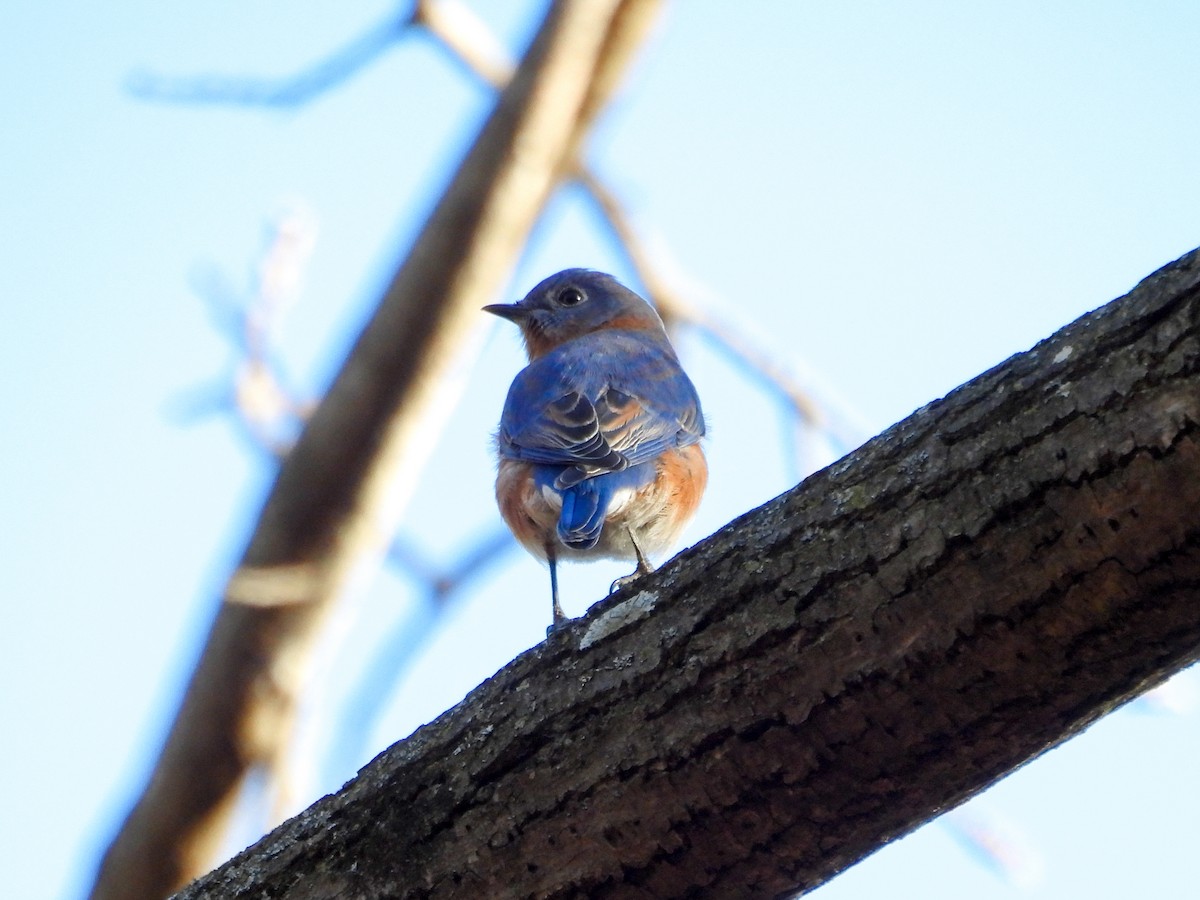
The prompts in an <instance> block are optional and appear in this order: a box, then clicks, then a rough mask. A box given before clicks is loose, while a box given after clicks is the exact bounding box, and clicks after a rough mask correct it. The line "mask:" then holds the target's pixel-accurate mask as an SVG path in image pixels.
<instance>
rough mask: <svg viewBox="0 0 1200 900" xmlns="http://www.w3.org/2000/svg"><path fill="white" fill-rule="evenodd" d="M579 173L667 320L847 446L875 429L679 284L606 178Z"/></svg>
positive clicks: (802, 417)
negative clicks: (819, 393)
mask: <svg viewBox="0 0 1200 900" xmlns="http://www.w3.org/2000/svg"><path fill="white" fill-rule="evenodd" d="M575 178H576V180H577V181H578V182H579V183H580V185H582V187H583V188H584V190H586V191H587V193H588V195H589V196H590V197H591V199H592V200H593V202H594V203H595V204H596V207H597V209H598V210H599V211H600V214H601V217H602V218H603V220H604V222H605V223H606V224H607V225H608V228H609V229H610V231H611V232H612V235H613V238H614V239H615V242H616V244H617V246H618V247H619V248H620V249H621V250H622V252H624V253H625V255H626V257H627V258H628V260H629V264H630V265H631V266H632V267H633V269H634V271H635V272H636V273H637V275H638V279H639V280H640V281H641V282H642V284H643V285H644V286H645V288H646V290H647V292H648V293H649V294H650V296H651V298H652V299H653V300H654V302H655V305H656V306H657V307H658V309H659V312H660V313H661V314H662V316H663V319H664V320H667V321H673V320H674V321H682V322H686V323H687V324H689V325H691V326H692V327H694V328H696V329H697V330H698V331H700V332H701V333H702V334H704V335H705V336H707V337H708V338H709V340H710V342H711V343H712V344H713V345H714V346H716V347H718V348H720V349H721V350H723V351H725V352H726V353H727V354H728V355H729V357H730V358H731V359H732V360H734V361H735V362H736V363H738V364H739V365H740V366H741V367H742V368H743V369H745V370H746V371H749V372H751V373H753V374H754V375H756V376H758V379H759V381H760V383H761V384H762V385H763V386H764V387H766V388H767V389H768V390H770V391H771V392H773V393H775V394H776V395H778V396H779V397H780V398H781V399H782V400H783V401H784V402H785V403H787V404H788V406H790V407H791V409H792V410H793V411H794V412H795V414H796V415H797V416H798V417H799V418H800V420H801V421H802V422H803V423H804V424H806V425H807V426H809V427H811V428H815V429H819V430H822V431H825V432H827V433H829V434H830V436H831V437H833V438H834V439H835V440H836V441H838V442H839V444H840V445H841V446H842V447H844V448H845V449H847V450H848V449H851V448H853V447H856V446H858V445H859V444H860V443H862V441H863V440H864V439H865V438H866V437H867V435H868V433H869V432H868V431H867V430H866V429H864V428H863V427H861V426H859V425H856V424H852V423H851V422H850V421H849V420H850V418H851V417H850V416H849V415H848V414H838V413H835V412H834V410H833V409H832V407H831V404H829V403H828V402H826V401H823V400H818V399H817V398H816V397H814V395H813V393H812V391H811V390H810V389H809V388H808V387H806V386H805V385H804V384H802V383H801V380H800V379H799V378H797V377H796V375H795V373H793V372H792V371H790V370H789V369H788V367H787V366H785V365H784V364H783V363H781V362H780V361H779V359H778V357H777V356H776V355H775V354H772V353H769V352H767V351H765V350H764V349H763V348H762V347H761V346H760V345H759V344H758V343H757V342H756V341H754V340H753V338H751V337H750V336H749V335H747V334H746V333H745V332H744V330H743V329H740V328H739V327H738V326H737V325H736V324H735V323H733V322H731V321H729V320H727V319H720V318H718V317H717V316H714V315H713V314H712V313H711V312H709V311H707V310H705V309H704V308H703V307H702V306H700V305H699V304H696V303H694V302H691V301H690V300H688V299H687V298H686V297H685V296H684V294H683V293H682V292H681V291H679V290H677V289H676V288H675V287H674V285H673V284H672V283H671V282H670V280H669V279H668V278H667V277H666V276H665V275H664V274H663V272H662V268H661V266H659V265H657V264H656V262H655V260H654V259H653V257H652V254H651V253H650V252H649V250H648V248H647V246H646V244H645V242H644V241H643V240H642V239H641V238H640V237H639V235H638V234H637V232H636V230H635V229H634V227H633V223H632V222H631V221H630V218H629V215H628V213H627V212H626V211H625V208H624V207H623V206H622V204H621V202H620V201H619V200H618V199H617V196H616V195H615V194H614V193H613V192H612V191H611V190H610V189H609V188H608V186H607V185H605V184H604V182H603V181H601V180H600V179H599V178H598V177H597V176H596V175H595V174H594V173H593V172H592V171H590V170H589V169H587V168H580V169H578V170H577V171H576V173H575Z"/></svg>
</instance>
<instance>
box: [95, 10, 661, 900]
mask: <svg viewBox="0 0 1200 900" xmlns="http://www.w3.org/2000/svg"><path fill="white" fill-rule="evenodd" d="M657 6H658V0H603V2H602V0H558V2H556V3H555V4H554V5H553V6H552V8H551V10H550V12H549V13H548V15H547V18H546V21H545V22H544V23H543V25H542V27H541V29H540V31H539V33H538V35H537V37H536V38H535V40H534V43H533V45H532V47H531V48H530V50H529V52H528V54H527V55H526V57H525V59H524V60H523V62H522V63H521V66H520V67H519V69H518V71H517V73H516V75H515V77H514V78H513V81H512V83H511V84H510V85H509V86H508V87H507V88H506V89H505V91H504V92H503V93H502V94H501V95H500V98H499V100H498V103H497V106H496V108H495V110H494V112H493V113H492V115H491V117H490V118H489V120H488V121H487V123H486V124H485V125H484V127H483V130H482V132H481V133H480V135H479V137H478V139H477V140H476V142H475V144H474V146H473V147H472V148H471V150H470V152H469V154H468V155H467V157H466V159H465V160H464V162H463V163H462V165H461V167H460V168H459V170H458V172H457V174H456V175H455V178H454V180H453V182H452V183H451V184H450V186H449V188H448V189H447V191H446V193H445V194H444V195H443V197H442V199H441V200H440V202H439V203H438V205H437V207H436V208H435V209H434V211H433V213H432V215H431V216H430V218H429V220H428V222H427V223H426V225H425V227H424V229H423V230H422V232H421V234H420V236H419V237H418V239H417V241H416V243H415V245H414V246H413V248H412V250H411V252H410V254H409V257H408V259H407V260H406V261H405V263H404V265H403V266H402V267H401V268H400V270H399V271H398V272H397V273H396V275H395V277H394V279H393V280H392V283H391V284H390V285H389V287H388V289H387V291H386V293H385V295H384V297H383V299H382V301H381V302H380V305H379V308H378V309H377V311H376V313H375V315H374V317H373V318H372V320H371V322H370V323H369V324H368V326H367V327H366V329H365V330H364V331H363V333H362V335H361V336H360V337H359V339H358V341H357V343H356V344H355V346H354V349H353V350H352V351H351V354H350V356H349V358H348V359H347V361H346V363H345V365H344V366H343V368H342V370H341V372H340V373H339V375H338V377H337V379H336V381H335V382H334V384H333V386H332V387H331V389H330V391H329V392H328V394H327V395H326V397H325V398H324V400H323V401H322V402H321V404H320V406H319V407H318V409H317V410H316V411H315V412H314V414H313V417H312V419H311V420H310V421H309V423H308V425H307V427H306V428H305V430H304V432H303V434H302V435H301V437H300V439H299V441H298V442H297V444H296V446H295V448H294V449H293V450H292V452H291V453H290V454H289V456H288V458H287V460H286V461H285V463H284V465H283V467H282V468H281V470H280V472H279V474H278V476H277V479H276V482H275V484H274V487H273V488H272V490H271V493H270V496H269V497H268V499H267V501H266V505H265V507H264V509H263V511H262V513H261V516H260V519H259V522H258V524H257V527H256V529H255V531H254V534H253V536H252V537H251V539H250V543H249V546H248V547H247V549H246V552H245V555H244V557H243V559H242V562H241V564H240V565H239V567H238V569H237V571H236V572H235V573H234V574H233V576H232V578H231V579H230V582H229V585H228V586H227V588H226V592H225V598H224V602H223V604H222V605H221V608H220V610H219V612H218V614H217V617H216V620H215V621H214V623H213V626H212V630H211V632H210V633H209V636H208V641H207V644H206V646H205V649H204V651H203V655H202V657H201V659H200V661H199V663H198V665H197V668H196V670H195V672H194V673H193V676H192V679H191V682H190V684H189V685H188V689H187V693H186V695H185V697H184V699H183V702H182V705H181V707H180V710H179V712H178V714H177V716H176V719H175V722H174V724H173V726H172V728H171V731H170V733H169V735H168V737H167V741H166V746H165V747H164V749H163V751H162V754H161V756H160V758H159V760H158V763H157V765H156V766H155V769H154V772H153V774H152V776H151V778H150V782H149V784H148V785H147V787H146V789H145V791H144V793H143V795H142V796H141V798H140V799H139V800H138V802H137V804H136V806H135V807H134V809H133V811H132V812H131V813H130V815H129V817H128V818H127V820H126V821H125V823H124V825H123V826H122V828H121V830H120V832H119V833H118V835H117V837H116V838H115V840H114V842H113V844H112V845H111V846H110V847H109V849H108V851H107V853H106V854H105V857H104V860H103V862H102V864H101V869H100V872H99V875H98V877H97V881H96V884H95V885H94V886H93V890H92V894H91V896H92V897H93V898H97V900H101V898H103V900H115V898H130V900H135V898H136V900H147V898H155V897H161V896H163V895H165V894H166V893H168V892H169V890H171V889H173V888H174V887H177V886H178V885H179V884H181V883H182V882H184V881H186V880H187V879H188V878H191V877H194V876H195V875H196V874H197V873H199V872H201V871H204V870H205V869H206V868H207V867H208V866H209V865H210V864H211V859H210V857H211V855H212V853H214V852H215V848H216V844H217V842H218V840H219V838H220V836H221V834H222V832H223V830H224V828H223V826H224V823H225V821H226V819H227V817H228V814H229V812H230V808H231V806H232V804H233V800H234V798H235V797H236V791H237V789H238V786H239V785H240V782H241V780H242V778H243V776H244V774H245V773H246V771H247V769H248V768H249V767H250V766H252V765H256V764H263V765H270V764H271V763H272V762H273V761H274V760H275V759H276V758H277V757H278V756H279V755H280V754H281V753H282V752H283V749H284V747H285V746H286V741H287V737H288V736H289V733H290V725H291V720H292V716H293V711H294V706H295V700H296V694H297V692H298V691H299V689H300V684H301V682H302V680H303V674H304V671H305V669H306V661H307V657H308V650H309V647H310V645H311V643H312V640H313V638H314V636H315V633H316V631H317V628H318V626H319V625H320V623H321V622H322V620H323V619H324V617H325V615H326V613H327V612H328V611H329V609H330V608H331V606H332V604H333V602H334V600H335V599H336V598H337V597H338V596H340V595H341V594H342V593H343V592H344V591H345V589H346V588H347V586H348V585H349V584H350V582H351V579H352V577H353V576H354V574H355V573H357V572H360V571H362V570H363V569H368V568H371V567H374V566H376V565H377V564H378V561H379V560H380V559H381V557H382V555H383V553H384V551H385V549H386V546H387V543H388V541H389V540H390V538H391V535H392V533H393V531H394V530H395V527H396V524H397V521H398V518H399V515H400V510H401V508H402V507H403V504H404V502H405V500H406V499H407V496H408V493H409V491H410V489H411V487H412V483H411V482H412V480H413V478H414V477H415V473H416V471H417V470H418V469H419V467H420V464H421V463H422V462H423V461H424V458H425V456H426V455H427V454H428V453H429V452H431V449H432V446H433V443H434V440H435V437H436V434H437V433H438V431H439V430H440V426H441V423H442V420H443V419H444V417H445V415H446V413H447V410H448V409H449V405H447V404H446V403H444V402H442V401H443V400H444V399H445V389H446V385H447V384H448V383H450V382H451V381H452V379H450V378H449V377H448V376H449V372H450V370H451V368H452V367H453V365H454V364H455V363H456V361H457V360H458V359H459V358H460V356H461V354H462V353H463V352H465V351H466V350H469V348H470V346H471V344H472V339H471V335H472V334H476V333H479V323H480V321H481V320H480V317H479V313H478V310H479V307H481V306H482V305H483V304H484V303H486V302H487V301H488V300H489V299H490V298H491V297H492V296H493V294H494V293H495V291H496V290H498V288H499V287H500V286H501V284H502V283H503V282H504V281H505V279H506V278H507V277H508V274H509V272H510V271H511V269H512V266H513V264H514V261H515V259H516V257H517V254H518V253H519V252H520V250H521V248H522V246H523V245H524V242H525V239H526V237H527V235H528V233H529V231H530V229H531V227H532V225H533V223H534V221H535V219H536V217H537V215H538V213H539V212H540V211H541V209H542V207H543V205H544V203H545V201H546V199H547V197H548V196H549V193H550V191H551V189H552V188H553V186H554V185H555V183H556V182H557V181H558V180H559V179H560V177H561V173H562V170H563V168H564V166H565V165H566V161H567V160H570V159H572V158H574V156H575V154H576V152H577V149H578V145H579V143H580V141H581V140H582V138H583V135H584V134H585V132H586V131H587V129H588V127H589V125H590V124H591V122H592V120H593V118H594V116H595V115H596V113H597V112H598V111H599V109H600V108H601V106H602V105H603V102H604V101H605V99H606V98H607V97H608V95H609V93H610V92H611V90H612V88H613V87H614V84H615V80H616V78H617V76H618V74H619V72H620V71H621V70H622V69H623V68H624V65H625V63H626V62H627V61H628V58H629V56H630V54H631V53H632V51H633V49H634V48H635V47H636V46H637V45H638V44H639V43H640V40H641V38H642V37H643V35H644V32H645V29H646V25H647V21H646V20H647V17H648V16H649V15H650V14H651V13H652V12H653V11H654V10H655V9H656V8H657Z"/></svg>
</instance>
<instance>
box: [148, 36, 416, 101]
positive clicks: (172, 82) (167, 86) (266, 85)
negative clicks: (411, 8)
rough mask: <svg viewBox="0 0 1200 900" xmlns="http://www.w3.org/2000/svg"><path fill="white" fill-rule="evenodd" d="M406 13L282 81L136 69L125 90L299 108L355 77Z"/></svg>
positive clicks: (158, 97)
mask: <svg viewBox="0 0 1200 900" xmlns="http://www.w3.org/2000/svg"><path fill="white" fill-rule="evenodd" d="M412 24H413V23H412V17H411V16H408V15H406V16H403V17H397V18H394V19H389V20H387V21H385V22H381V23H380V24H378V25H376V26H375V27H374V28H372V29H370V30H369V31H367V32H366V33H364V34H362V35H361V36H359V37H357V38H355V39H354V40H353V41H351V42H350V43H349V44H347V45H346V46H345V47H343V48H342V49H340V50H338V51H337V52H336V53H334V54H332V55H330V56H328V57H326V58H325V59H323V60H322V61H321V62H319V63H317V64H316V65H314V66H312V67H310V68H309V69H307V70H306V71H304V72H302V73H301V74H300V75H297V76H294V77H293V78H289V79H286V80H280V79H276V78H247V77H234V76H228V75H203V76H199V77H191V78H179V77H170V76H164V75H157V74H154V73H152V72H137V73H135V74H133V75H131V76H130V78H129V80H128V82H127V83H126V88H127V89H128V90H129V92H130V93H131V94H133V95H134V96H135V97H137V98H139V99H141V100H151V101H157V102H160V103H191V104H200V103H212V104H224V105H230V104H235V105H240V106H279V107H290V106H300V105H302V104H304V103H307V102H308V101H310V100H312V99H313V98H314V97H316V96H318V95H319V94H322V93H324V92H325V91H328V90H329V89H330V88H333V87H335V86H336V85H338V84H340V83H341V82H343V81H345V80H346V79H347V78H349V77H351V76H352V75H354V74H355V73H356V72H358V71H359V70H360V69H362V68H363V67H364V66H366V65H367V64H368V63H370V62H372V61H373V60H374V59H375V58H376V57H377V56H379V54H381V53H382V52H383V51H384V50H386V49H387V48H388V47H390V46H391V45H392V44H394V43H395V42H396V41H397V40H399V39H400V37H402V36H403V35H404V33H405V31H407V30H408V28H409V27H411V25H412Z"/></svg>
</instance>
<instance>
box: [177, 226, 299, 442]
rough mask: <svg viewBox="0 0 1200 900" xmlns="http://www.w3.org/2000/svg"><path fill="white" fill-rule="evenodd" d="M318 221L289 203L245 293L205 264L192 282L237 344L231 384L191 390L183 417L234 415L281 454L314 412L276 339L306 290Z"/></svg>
mask: <svg viewBox="0 0 1200 900" xmlns="http://www.w3.org/2000/svg"><path fill="white" fill-rule="evenodd" d="M316 231H317V226H316V219H315V217H314V216H313V215H312V213H311V212H310V211H309V210H308V209H307V208H306V207H304V206H303V205H302V204H297V203H291V204H288V205H286V206H285V207H284V208H282V209H281V210H280V211H279V212H278V213H277V214H276V215H275V216H274V217H273V218H272V220H271V222H270V223H269V225H268V228H267V234H266V241H265V246H264V247H263V251H262V253H261V254H260V255H259V258H258V260H257V262H256V264H255V266H254V270H253V273H252V276H251V279H250V286H249V288H248V290H247V291H246V292H245V295H244V296H242V295H241V294H240V293H239V292H238V291H237V290H236V289H235V288H234V287H233V286H232V285H231V284H230V282H229V280H228V279H227V278H226V277H225V276H224V275H223V274H222V273H221V272H220V271H218V270H217V269H215V268H214V267H212V266H205V267H202V268H200V269H198V270H197V271H196V272H195V273H193V276H192V287H193V289H194V290H195V291H196V292H197V293H198V294H199V295H200V297H201V298H202V299H203V300H204V301H205V304H206V305H207V306H208V308H209V312H210V314H211V315H212V317H213V320H214V322H215V323H216V324H217V326H218V328H219V330H220V331H221V333H222V334H224V335H225V337H226V338H227V339H228V340H229V341H230V342H231V343H232V344H233V347H234V350H235V353H236V357H237V358H236V362H235V365H234V368H233V372H232V375H231V376H230V377H229V378H228V379H227V380H228V381H230V382H231V384H230V385H228V386H226V384H225V381H226V379H223V380H222V381H221V383H220V384H219V385H217V386H216V387H214V388H212V389H208V390H204V391H200V392H196V391H193V392H191V395H190V396H189V397H187V398H186V399H185V401H184V402H183V403H181V404H176V407H177V411H178V412H179V413H180V414H181V417H183V418H199V417H200V416H203V415H205V414H210V413H214V412H219V413H230V412H232V413H234V415H235V417H236V420H237V422H238V424H239V425H240V426H241V428H242V430H243V431H244V432H245V434H246V436H247V438H248V440H249V442H250V444H251V445H252V446H254V447H255V448H256V449H260V450H265V451H266V452H268V453H269V454H270V455H271V456H273V457H275V458H276V459H277V460H278V459H282V458H283V457H284V456H286V455H287V453H288V452H289V451H290V450H291V448H292V445H293V443H295V439H296V434H297V433H298V432H299V430H300V428H301V427H302V425H303V423H304V422H305V421H307V420H308V417H309V416H310V415H312V411H313V409H314V408H315V403H313V401H311V400H307V399H302V398H300V396H299V395H298V394H297V393H296V392H295V391H294V390H291V389H290V388H289V387H288V386H287V384H286V379H285V378H284V377H283V372H282V366H281V365H280V364H279V362H278V360H277V359H276V356H275V353H274V347H273V344H274V340H275V337H276V334H277V332H278V329H279V327H280V325H281V324H282V322H283V318H284V316H285V315H286V314H287V312H288V310H289V309H290V308H291V306H292V304H293V302H294V301H295V299H296V297H297V295H298V294H299V291H300V285H301V283H302V281H303V276H304V270H305V267H306V265H307V263H308V258H309V256H310V255H311V254H312V250H313V247H314V245H315V243H316Z"/></svg>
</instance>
